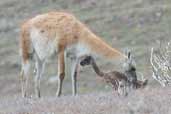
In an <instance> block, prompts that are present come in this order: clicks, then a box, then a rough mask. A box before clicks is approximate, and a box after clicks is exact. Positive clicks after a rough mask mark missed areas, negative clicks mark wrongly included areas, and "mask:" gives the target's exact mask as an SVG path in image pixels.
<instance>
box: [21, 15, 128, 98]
mask: <svg viewBox="0 0 171 114" xmlns="http://www.w3.org/2000/svg"><path fill="white" fill-rule="evenodd" d="M54 53H56V55H57V62H58V77H59V78H58V89H57V92H56V95H57V96H60V95H61V93H62V85H63V79H64V77H65V59H64V57H65V53H72V56H73V57H72V58H74V59H72V61H73V62H72V63H73V65H72V73H71V75H72V93H73V95H76V92H77V91H76V78H75V77H74V69H75V67H76V61H77V59H78V58H79V57H81V56H83V55H85V54H89V55H91V56H103V57H105V58H107V59H116V58H121V59H122V58H126V56H125V55H124V54H122V53H121V52H120V51H118V50H117V49H115V48H112V47H111V46H110V45H108V44H107V43H105V42H104V41H103V40H102V38H100V37H98V36H97V35H95V34H94V33H93V32H92V31H91V30H90V29H89V28H88V27H86V26H85V25H84V24H83V23H81V22H80V21H79V20H78V19H76V17H75V16H73V15H72V14H70V13H66V12H49V13H45V14H40V15H37V16H35V17H33V18H31V19H29V20H28V21H26V22H25V23H24V24H22V26H21V37H20V54H21V58H22V62H21V63H22V68H21V74H20V75H21V82H22V96H23V97H26V90H27V84H28V77H29V69H30V61H31V60H32V58H33V60H35V68H36V70H35V71H36V76H35V92H36V95H37V96H38V97H40V79H41V77H42V74H43V71H44V66H45V63H46V60H47V59H48V58H49V57H50V56H51V55H53V54H54Z"/></svg>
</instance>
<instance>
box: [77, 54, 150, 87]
mask: <svg viewBox="0 0 171 114" xmlns="http://www.w3.org/2000/svg"><path fill="white" fill-rule="evenodd" d="M80 61H81V62H80V64H81V65H82V66H85V65H92V67H93V70H94V71H95V72H96V73H97V74H98V76H100V77H102V78H103V79H104V81H105V82H107V83H109V84H111V85H112V87H113V88H114V89H115V90H118V87H119V82H121V81H123V83H125V86H130V85H133V87H134V89H138V88H144V87H145V86H146V85H147V83H148V81H147V80H145V81H140V80H136V81H134V82H130V81H129V80H128V78H127V76H126V75H127V74H125V73H121V72H118V71H111V72H107V73H106V72H103V71H101V70H100V69H99V67H98V66H97V64H96V62H95V60H94V58H93V57H91V56H85V57H84V58H83V59H82V58H81V60H80ZM128 72H129V71H128Z"/></svg>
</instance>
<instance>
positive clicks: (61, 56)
mask: <svg viewBox="0 0 171 114" xmlns="http://www.w3.org/2000/svg"><path fill="white" fill-rule="evenodd" d="M64 59H65V58H64V50H63V51H60V52H59V54H58V89H57V92H56V96H58V97H59V96H60V95H61V93H62V83H63V79H64V77H65V60H64Z"/></svg>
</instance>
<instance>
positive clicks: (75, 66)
mask: <svg viewBox="0 0 171 114" xmlns="http://www.w3.org/2000/svg"><path fill="white" fill-rule="evenodd" d="M71 61H72V69H71V78H72V95H73V96H75V95H76V94H77V75H78V73H79V64H80V61H79V59H72V60H71Z"/></svg>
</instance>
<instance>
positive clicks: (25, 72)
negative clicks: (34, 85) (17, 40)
mask: <svg viewBox="0 0 171 114" xmlns="http://www.w3.org/2000/svg"><path fill="white" fill-rule="evenodd" d="M29 71H30V61H26V62H24V61H22V67H21V72H20V78H21V93H22V97H26V96H27V93H26V91H27V87H28V79H29V75H30V73H29Z"/></svg>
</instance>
